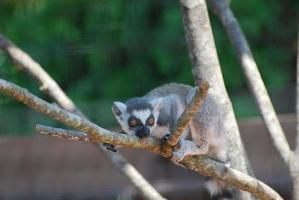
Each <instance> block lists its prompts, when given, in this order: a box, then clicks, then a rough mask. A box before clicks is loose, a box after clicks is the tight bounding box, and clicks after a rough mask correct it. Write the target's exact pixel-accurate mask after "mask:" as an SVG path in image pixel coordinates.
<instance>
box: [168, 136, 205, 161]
mask: <svg viewBox="0 0 299 200" xmlns="http://www.w3.org/2000/svg"><path fill="white" fill-rule="evenodd" d="M204 154H205V153H204V152H203V151H202V149H200V148H199V147H198V146H197V145H196V144H195V143H194V142H192V141H189V140H182V141H181V142H180V148H179V149H178V150H177V151H176V150H174V151H173V152H172V157H171V160H172V161H173V162H174V163H176V164H178V163H179V162H181V161H182V160H183V159H184V157H185V156H188V155H204Z"/></svg>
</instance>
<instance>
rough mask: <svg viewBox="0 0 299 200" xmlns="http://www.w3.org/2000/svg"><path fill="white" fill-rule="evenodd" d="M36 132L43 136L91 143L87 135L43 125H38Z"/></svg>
mask: <svg viewBox="0 0 299 200" xmlns="http://www.w3.org/2000/svg"><path fill="white" fill-rule="evenodd" d="M36 132H37V133H38V134H41V135H48V136H54V137H58V138H65V139H68V140H72V141H81V142H91V140H90V139H89V137H88V135H87V134H86V133H83V132H80V131H73V130H67V129H61V128H53V127H50V126H44V125H41V124H37V125H36Z"/></svg>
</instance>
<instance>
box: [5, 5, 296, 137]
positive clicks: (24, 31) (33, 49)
mask: <svg viewBox="0 0 299 200" xmlns="http://www.w3.org/2000/svg"><path fill="white" fill-rule="evenodd" d="M231 6H232V9H233V10H234V11H235V15H236V17H237V18H238V19H239V20H240V24H241V26H242V28H243V30H244V32H245V34H246V36H247V37H248V40H249V42H250V44H251V47H252V49H253V53H254V56H255V58H256V61H257V63H258V65H259V68H260V71H261V74H262V77H263V79H264V81H265V83H266V86H267V88H268V89H269V90H270V93H271V96H272V94H273V96H274V97H273V98H274V99H275V96H278V97H285V98H287V97H288V98H289V99H284V100H282V101H281V100H279V98H276V99H278V101H277V102H280V104H286V106H287V108H281V109H279V108H278V110H280V111H281V112H292V110H294V108H293V105H292V102H293V100H292V96H291V97H289V96H288V95H284V93H282V92H285V91H290V92H289V93H294V92H295V90H293V89H292V85H293V84H294V83H295V71H296V68H295V66H296V43H297V24H296V23H297V22H296V21H297V11H298V10H299V2H298V1H294V0H285V1H279V0H272V1H269V0H265V1H259V0H250V1H240V0H239V1H238V0H232V1H231ZM210 16H211V21H212V27H213V32H214V36H215V40H216V46H217V51H218V54H219V58H220V62H221V65H222V71H223V74H224V78H225V84H226V87H227V89H228V92H229V94H230V97H231V99H232V102H233V106H234V109H235V112H236V115H237V117H246V116H254V115H257V114H258V112H257V109H256V106H255V104H254V101H253V98H252V97H251V96H250V94H249V92H248V88H247V86H246V81H245V79H244V76H243V74H242V71H241V68H240V66H239V63H238V60H237V58H236V57H235V55H234V51H233V49H232V48H231V45H230V44H229V41H228V38H227V36H226V33H225V32H224V31H223V29H222V27H221V25H220V23H219V21H218V20H217V19H216V18H215V16H214V15H213V14H212V13H211V12H210ZM0 32H1V33H3V34H4V35H6V36H7V37H8V38H10V39H11V40H12V41H13V42H14V43H16V44H17V45H18V46H19V47H21V48H22V49H23V50H24V51H26V52H27V53H29V54H30V55H31V56H32V57H33V58H34V59H35V60H36V61H38V62H39V63H40V64H41V65H42V66H43V67H44V68H45V69H46V71H48V72H49V74H50V75H51V76H53V77H54V79H55V80H56V81H57V82H58V83H59V84H60V86H61V87H62V88H63V89H64V91H66V93H67V94H68V95H69V96H70V97H71V98H72V99H73V100H74V101H75V103H76V104H77V105H78V106H79V107H80V108H81V109H82V110H83V111H84V112H86V114H87V115H88V116H89V117H90V118H91V119H92V120H94V121H95V122H99V124H100V125H102V126H114V125H116V123H115V120H114V119H113V116H112V114H111V109H110V107H111V104H112V101H114V100H126V99H127V98H129V97H132V96H141V95H143V94H145V93H146V92H147V91H149V90H151V89H152V88H154V87H157V86H159V85H161V84H163V83H167V82H182V83H186V84H193V80H192V76H191V66H190V62H189V58H188V53H187V49H186V43H185V37H184V32H183V28H182V22H181V16H180V10H179V7H178V3H177V1H173V0H163V1H159V0H126V1H123V0H73V1H70V0H27V1H18V0H7V1H1V2H0ZM12 65H13V63H11V62H10V60H9V59H8V58H7V57H6V56H5V55H4V54H3V52H1V51H0V77H1V78H3V79H7V80H9V81H12V82H15V83H17V84H19V85H21V86H23V87H26V88H28V89H29V90H30V91H32V92H33V93H34V94H37V95H38V96H41V97H42V98H45V99H47V100H49V99H48V98H47V97H46V96H45V95H44V94H42V93H41V92H40V91H39V90H38V86H37V85H36V84H35V82H34V81H33V80H32V79H31V78H30V77H28V76H27V75H26V74H24V73H22V72H21V71H19V70H17V69H16V68H15V67H13V66H12ZM282 94H283V95H282ZM282 107H283V106H282ZM36 123H46V124H50V125H58V124H56V123H55V122H53V121H51V120H48V119H47V118H45V117H43V116H42V115H40V114H37V113H35V112H32V111H30V109H28V108H25V107H24V106H22V105H20V104H18V103H16V102H15V101H13V100H11V99H10V98H7V97H5V96H3V95H1V94H0V134H32V133H33V130H34V125H35V124H36Z"/></svg>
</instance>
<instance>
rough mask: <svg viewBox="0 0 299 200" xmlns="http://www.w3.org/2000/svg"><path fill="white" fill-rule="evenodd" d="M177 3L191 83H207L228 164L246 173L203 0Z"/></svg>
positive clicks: (237, 132)
mask: <svg viewBox="0 0 299 200" xmlns="http://www.w3.org/2000/svg"><path fill="white" fill-rule="evenodd" d="M180 3H181V13H182V16H183V25H184V29H185V34H186V40H187V44H188V51H189V56H190V59H191V63H192V73H193V77H194V81H195V84H196V85H199V84H200V81H201V80H205V81H207V82H208V83H209V84H210V89H209V95H213V96H215V99H216V101H215V107H216V106H217V107H219V108H221V110H222V112H223V115H224V116H223V121H221V122H220V123H223V124H221V125H223V133H224V134H225V135H226V136H227V138H228V142H229V145H228V146H229V157H230V160H231V163H232V166H233V167H235V168H236V169H238V170H240V171H242V172H245V173H248V171H250V170H249V169H251V167H250V165H249V162H248V160H247V159H246V158H247V155H246V152H245V149H244V145H243V143H242V141H241V137H240V133H239V129H238V125H237V122H236V119H235V116H234V113H233V109H232V105H231V102H230V100H229V98H228V95H227V92H226V89H225V87H224V81H223V77H222V73H221V68H220V64H219V60H218V56H217V52H216V47H215V43H214V38H213V34H212V29H211V24H210V19H209V16H208V11H207V7H206V3H205V0H180Z"/></svg>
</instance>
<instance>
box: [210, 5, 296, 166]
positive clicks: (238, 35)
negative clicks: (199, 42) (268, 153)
mask: <svg viewBox="0 0 299 200" xmlns="http://www.w3.org/2000/svg"><path fill="white" fill-rule="evenodd" d="M209 2H210V4H211V6H212V8H213V10H214V12H215V13H216V15H217V16H218V17H219V19H220V21H221V23H222V24H223V26H224V28H225V30H226V32H227V34H228V36H229V39H230V41H231V43H232V45H233V46H234V48H235V50H236V52H237V55H238V58H239V60H240V63H241V66H242V68H243V71H244V73H245V76H246V78H247V82H248V84H249V86H250V88H251V91H252V93H253V95H254V98H255V100H256V102H257V105H258V108H259V110H260V112H261V114H262V117H263V119H264V121H265V124H266V126H267V128H268V131H269V133H270V137H271V139H272V141H273V144H274V145H275V147H276V149H277V150H278V152H279V154H280V157H281V158H282V159H283V161H284V162H285V163H286V164H287V165H288V164H289V157H290V153H291V150H290V147H289V144H288V142H287V140H286V137H285V134H284V132H283V130H282V128H281V125H280V123H279V120H278V117H277V115H276V113H275V111H274V108H273V105H272V103H271V100H270V97H269V95H268V93H267V90H266V87H265V85H264V82H263V80H262V78H261V75H260V73H259V70H258V67H257V65H256V62H255V61H254V58H253V55H252V52H251V50H250V47H249V44H248V42H247V40H246V38H245V35H244V33H243V32H242V30H241V28H240V25H239V23H238V21H237V19H236V18H235V16H234V14H233V12H232V11H231V9H230V7H229V3H228V1H227V0H209Z"/></svg>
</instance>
